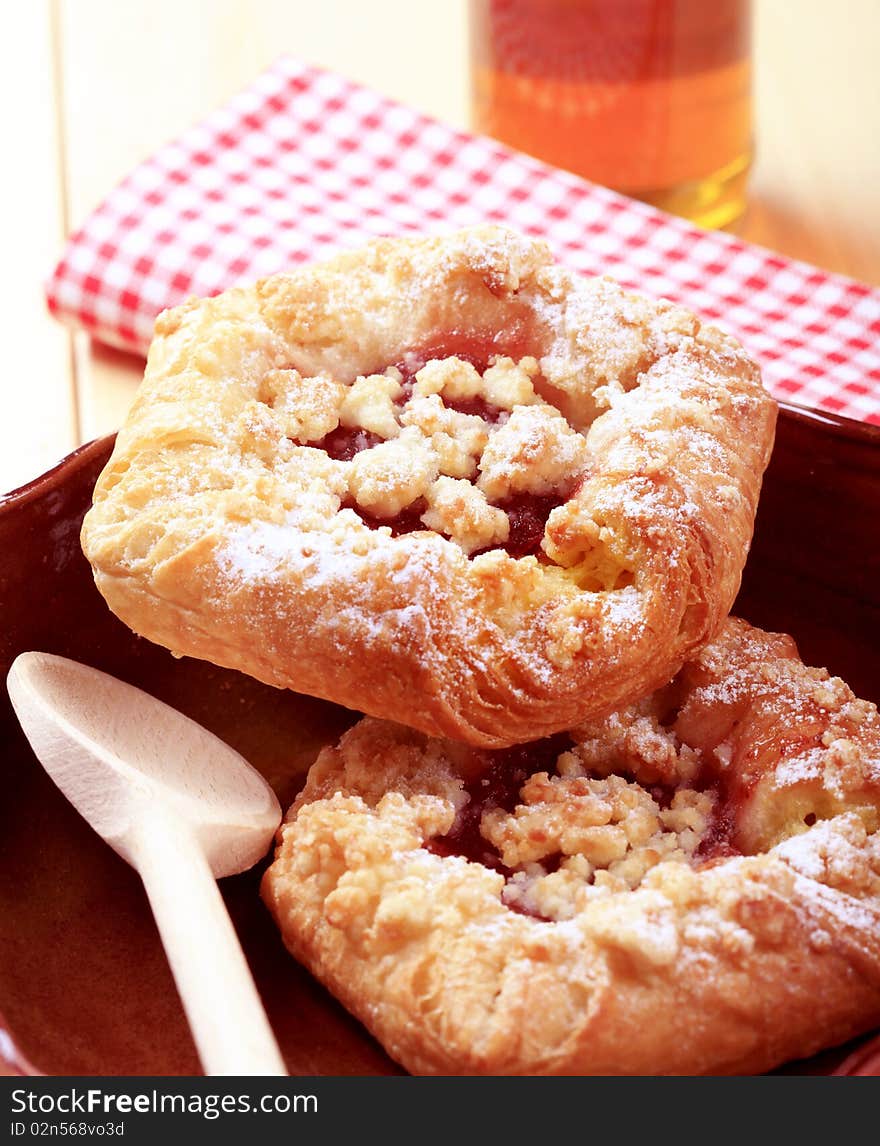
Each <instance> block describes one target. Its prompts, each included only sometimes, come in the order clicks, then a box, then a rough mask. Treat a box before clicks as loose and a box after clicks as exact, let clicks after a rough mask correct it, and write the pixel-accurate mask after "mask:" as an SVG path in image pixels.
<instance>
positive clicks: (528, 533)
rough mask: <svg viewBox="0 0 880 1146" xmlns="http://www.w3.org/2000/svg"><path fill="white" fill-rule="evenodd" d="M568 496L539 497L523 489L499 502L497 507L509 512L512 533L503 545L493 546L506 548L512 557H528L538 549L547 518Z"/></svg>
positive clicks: (494, 547) (508, 517)
mask: <svg viewBox="0 0 880 1146" xmlns="http://www.w3.org/2000/svg"><path fill="white" fill-rule="evenodd" d="M565 500H566V499H565V498H564V497H561V496H559V495H552V496H550V497H536V496H535V495H534V494H526V493H521V494H517V495H516V496H515V497H510V498H507V499H506V500H505V501H500V502H497V503H496V504H497V505H498V508H499V509H503V510H504V512H505V513H506V514H507V520H508V521H509V522H510V533H509V534H508V537H507V541H506V542H505V543H504V544H503V545H500V546H498V545H493V546H491V548H493V549H504V550H506V551H507V553H509V554H510V556H511V557H528V556H529V555H530V554H532V553H537V552H538V549H539V548H540V545H541V542H542V540H543V538H544V527H545V526H546V524H547V518H548V517H549V516H550V514H551V512H552V511H553V510H554V509H555V508H556V507H557V505H562V504H563V502H564V501H565ZM481 552H485V550H481ZM473 556H476V555H475V554H474V555H473Z"/></svg>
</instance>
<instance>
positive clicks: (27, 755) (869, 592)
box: [0, 408, 880, 1075]
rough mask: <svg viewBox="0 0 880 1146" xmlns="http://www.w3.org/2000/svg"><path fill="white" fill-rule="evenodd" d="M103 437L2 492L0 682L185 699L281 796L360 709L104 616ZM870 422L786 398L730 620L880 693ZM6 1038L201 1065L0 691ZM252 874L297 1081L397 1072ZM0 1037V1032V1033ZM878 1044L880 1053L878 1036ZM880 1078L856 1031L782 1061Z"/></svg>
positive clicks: (121, 877)
mask: <svg viewBox="0 0 880 1146" xmlns="http://www.w3.org/2000/svg"><path fill="white" fill-rule="evenodd" d="M111 445H112V440H111V439H104V440H102V441H98V442H93V443H92V444H91V445H88V446H84V447H83V448H82V449H80V450H78V451H77V452H76V453H74V454H71V455H70V457H68V458H66V459H65V460H64V461H63V462H62V463H61V464H60V465H59V466H57V467H56V468H55V469H54V470H51V471H50V472H49V473H47V474H45V475H43V477H41V478H38V479H37V480H36V481H34V482H32V483H31V484H30V485H28V486H26V487H24V488H23V489H20V490H17V491H16V492H15V493H13V494H10V495H9V496H8V497H6V498H4V499H2V500H0V617H2V625H0V674H2V677H3V679H4V680H5V676H6V673H7V671H8V669H9V665H10V664H11V662H12V661H13V659H14V658H15V657H16V656H17V654H18V653H20V652H23V651H25V650H28V649H38V650H43V651H47V652H54V653H60V654H62V655H64V656H69V657H73V658H75V659H76V660H80V661H84V662H86V663H88V664H91V665H94V666H96V667H97V668H101V669H104V670H106V671H108V672H110V673H113V674H114V675H116V676H119V677H121V678H122V679H124V680H128V681H131V682H132V683H133V684H136V685H139V686H140V687H142V688H145V689H146V690H147V691H148V692H151V693H154V694H155V695H156V696H158V697H161V699H163V700H165V701H167V702H168V703H170V704H172V705H174V706H175V707H176V708H179V709H181V710H182V711H184V712H186V713H187V714H188V715H190V716H192V717H194V718H195V719H196V720H198V721H200V722H201V723H202V724H204V725H206V726H207V727H208V728H210V729H212V730H213V731H214V732H216V733H217V734H218V735H219V736H221V737H222V738H223V739H224V740H226V741H228V742H229V743H230V744H232V745H233V746H234V747H235V748H237V749H238V750H239V751H240V752H241V753H243V755H244V756H245V757H247V759H249V760H250V761H251V762H252V763H253V764H254V765H255V766H256V767H257V768H259V769H260V770H261V771H262V772H263V773H264V774H265V776H266V777H267V778H268V779H269V781H270V782H271V783H272V784H273V785H274V787H275V789H276V791H277V792H278V795H279V798H280V800H281V803H282V805H284V806H286V805H287V804H288V803H289V802H290V800H291V798H292V797H293V795H294V793H295V791H296V789H297V787H298V785H299V784H300V783H301V780H302V777H303V775H304V773H305V771H306V769H307V768H308V766H309V764H310V763H311V761H312V760H313V758H314V756H315V754H316V752H317V751H318V749H319V747H320V746H321V745H323V744H325V743H327V742H329V741H332V740H335V738H336V737H337V736H338V735H339V733H340V732H341V731H342V729H344V728H345V727H346V726H347V725H348V724H350V723H351V722H352V721H353V720H354V719H355V716H354V714H353V713H351V712H348V711H346V710H345V709H342V708H338V707H336V706H334V705H331V704H327V703H324V702H322V701H318V700H312V699H310V698H308V697H303V696H298V695H296V694H295V693H292V692H279V691H276V690H275V689H272V688H268V687H266V686H264V685H261V684H258V683H257V682H256V681H253V680H250V679H249V678H247V677H244V676H241V675H240V674H238V673H235V672H229V671H226V670H224V669H219V668H215V667H214V666H213V665H209V664H205V663H202V662H199V661H194V660H189V659H183V660H175V659H174V658H173V657H172V656H171V655H170V654H169V653H167V652H166V651H165V650H164V649H161V648H158V647H157V646H155V645H152V644H150V643H149V642H148V641H145V640H142V639H141V638H139V637H136V636H134V635H133V634H132V633H131V632H129V630H128V629H126V628H125V626H123V625H122V624H121V623H120V622H119V621H117V620H116V618H115V617H113V616H112V615H111V614H110V612H109V611H108V610H107V607H106V606H105V604H104V602H103V600H102V599H101V597H99V595H98V593H97V591H96V590H95V587H94V584H93V582H92V577H91V572H90V570H89V567H88V565H87V564H86V561H85V559H84V558H83V556H82V554H81V552H80V548H79V528H80V522H81V520H82V517H83V514H84V512H85V510H86V507H87V506H88V504H89V500H90V497H91V491H92V487H93V485H94V482H95V479H96V477H97V475H98V473H99V471H100V470H101V468H102V466H103V465H104V462H105V461H106V459H107V456H108V454H109V452H110V448H111ZM878 520H880V429H876V428H872V427H869V426H863V425H860V424H857V423H854V422H849V421H846V420H843V419H840V418H837V417H834V416H827V415H815V414H809V413H806V412H804V411H799V410H796V409H793V408H784V409H783V411H782V414H781V418H780V423H779V431H778V435H777V445H776V449H775V452H774V455H773V460H772V462H771V465H770V469H769V472H768V474H767V478H766V482H765V487H764V495H763V497H762V500H761V509H760V513H759V515H758V525H757V530H756V535H755V542H754V546H753V550H752V555H751V557H750V559H749V565H748V569H747V571H746V577H745V581H744V584H743V589H742V593H741V595H740V598H739V601H738V604H737V612H739V613H741V614H742V615H743V616H745V617H746V618H747V619H748V620H750V621H753V622H755V623H756V624H758V625H761V626H762V627H764V628H770V629H782V630H787V631H788V632H791V633H793V634H794V636H795V637H796V638H797V640H798V644H799V645H800V649H801V653H802V654H803V656H804V658H805V660H807V661H808V662H810V663H813V664H821V665H827V666H828V667H829V668H831V669H832V671H834V672H835V673H839V674H840V675H841V676H843V677H844V678H845V679H846V680H848V681H849V682H850V684H851V685H852V687H853V688H854V689H855V691H856V693H857V694H858V695H860V696H864V697H867V698H869V699H871V700H875V701H877V700H880V531H878V529H877V522H878ZM0 737H2V745H3V761H4V767H5V775H6V798H5V799H4V800H3V801H2V808H0V857H2V858H0V919H2V926H0V1011H2V1014H3V1017H2V1020H0V1048H3V1047H5V1048H6V1056H7V1059H8V1061H9V1066H10V1068H11V1069H14V1070H19V1071H23V1072H44V1073H49V1074H98V1075H101V1074H128V1075H141V1074H191V1073H194V1072H196V1071H197V1070H198V1060H197V1058H196V1054H195V1050H194V1048H193V1044H192V1042H191V1039H190V1037H189V1033H188V1029H187V1026H186V1022H185V1020H184V1017H183V1012H182V1010H181V1007H180V1004H179V1001H178V998H177V995H176V993H175V989H174V985H173V983H172V980H171V975H170V972H169V970H168V967H167V965H166V962H165V958H164V955H163V951H162V947H161V946H160V943H159V940H158V936H157V934H156V931H155V927H154V925H153V921H152V917H151V915H150V911H149V908H148V906H147V902H146V899H145V896H144V893H143V890H142V888H141V886H140V883H139V880H138V878H137V876H136V875H135V873H134V872H133V871H132V870H131V869H130V868H128V867H127V866H126V864H125V863H124V862H123V861H122V860H121V859H119V858H118V857H117V856H116V854H115V853H114V852H112V851H111V850H110V848H108V847H107V846H106V845H105V844H103V843H102V842H101V841H100V840H99V839H98V838H97V836H95V835H93V833H92V832H91V830H90V829H89V828H88V827H87V826H86V825H85V823H84V822H83V821H82V820H81V819H80V818H79V816H78V815H77V814H76V812H74V811H73V809H72V808H71V807H70V806H69V805H68V804H67V803H66V801H65V800H64V798H63V797H62V796H61V795H60V793H59V792H58V791H57V790H56V789H55V788H54V786H53V785H52V784H51V782H50V781H49V780H48V779H47V778H46V776H45V775H44V773H43V771H42V769H41V768H40V767H39V765H38V764H37V762H36V760H35V759H34V757H33V755H32V753H31V751H30V749H29V747H28V744H27V742H26V741H25V739H24V736H23V735H22V733H21V731H20V729H19V727H18V724H17V722H16V720H15V717H14V715H13V713H12V709H11V707H10V705H9V702H8V700H7V697H6V691H5V689H2V695H0ZM259 874H260V873H259V872H257V871H253V872H250V873H247V874H246V875H243V876H236V877H234V878H232V879H228V880H225V881H224V893H225V896H226V900H227V903H228V905H229V908H230V910H231V912H232V915H233V918H234V920H235V923H236V926H237V928H238V932H239V935H240V936H241V937H242V941H243V944H244V947H245V951H246V953H247V956H248V958H249V960H250V963H251V966H252V967H253V970H254V974H255V976H256V979H257V983H258V986H259V989H260V991H261V993H262V996H263V999H264V1000H265V1002H266V1006H267V1008H268V1011H269V1017H270V1020H271V1022H272V1025H273V1027H274V1029H275V1032H276V1034H277V1035H278V1038H279V1041H280V1043H281V1047H282V1049H283V1052H284V1055H285V1057H286V1059H287V1064H288V1068H289V1070H290V1071H291V1073H293V1074H306V1075H308V1074H315V1075H317V1074H334V1075H344V1074H364V1075H367V1074H389V1073H397V1072H398V1068H397V1067H396V1066H395V1064H394V1063H392V1062H391V1060H390V1059H389V1058H388V1057H387V1056H386V1055H385V1053H384V1052H383V1051H382V1049H381V1048H380V1047H379V1045H378V1044H377V1043H376V1042H374V1040H373V1039H372V1038H371V1037H370V1036H369V1035H368V1034H367V1033H366V1031H365V1030H364V1029H363V1027H361V1026H360V1024H358V1023H357V1022H355V1021H354V1020H353V1019H352V1018H351V1017H350V1016H349V1015H348V1014H347V1013H346V1012H345V1011H344V1010H343V1009H342V1008H341V1007H340V1006H339V1005H338V1004H337V1003H336V1002H335V1001H334V1000H333V999H332V998H331V997H330V996H329V995H328V994H327V993H326V992H325V991H324V990H323V989H322V988H321V987H320V986H319V985H318V984H317V983H316V982H315V981H314V980H313V979H312V978H311V977H310V976H309V975H308V974H307V973H306V972H305V971H304V970H302V969H301V968H300V967H299V966H298V965H297V964H296V963H295V962H294V960H293V959H292V958H291V957H290V956H289V955H288V954H287V953H286V952H285V950H284V948H283V947H282V945H281V942H280V940H279V938H278V936H277V934H276V931H275V928H274V925H273V924H272V923H271V922H270V920H269V916H268V914H267V913H266V911H265V910H264V908H263V906H262V904H261V902H260V900H259V898H258V895H257V883H258V879H259ZM4 1028H5V1032H6V1034H7V1035H8V1039H6V1040H4V1039H3V1029H4ZM878 1045H880V1044H878ZM784 1069H785V1070H786V1071H788V1072H791V1073H802V1074H803V1073H822V1074H827V1073H831V1072H834V1071H837V1072H842V1073H863V1074H877V1073H880V1050H878V1049H877V1046H875V1045H872V1043H871V1042H866V1041H861V1042H859V1043H857V1044H851V1045H850V1046H848V1047H846V1048H838V1049H837V1050H834V1051H830V1052H827V1053H826V1054H824V1055H822V1056H819V1058H817V1059H813V1060H810V1061H809V1062H806V1063H794V1064H790V1065H789V1066H788V1067H786V1068H784Z"/></svg>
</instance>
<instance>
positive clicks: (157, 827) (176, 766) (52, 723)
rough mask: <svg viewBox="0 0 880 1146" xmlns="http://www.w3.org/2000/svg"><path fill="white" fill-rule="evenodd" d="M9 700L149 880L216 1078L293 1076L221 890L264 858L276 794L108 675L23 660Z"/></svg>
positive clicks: (31, 657) (82, 806)
mask: <svg viewBox="0 0 880 1146" xmlns="http://www.w3.org/2000/svg"><path fill="white" fill-rule="evenodd" d="M7 687H8V689H9V695H10V697H11V699H12V705H13V707H14V709H15V712H16V715H17V716H18V719H19V721H20V722H21V726H22V728H23V729H24V731H25V734H26V735H27V737H28V740H29V741H30V743H31V746H32V747H33V749H34V752H35V753H36V755H37V758H38V759H39V761H40V763H41V764H42V765H43V767H44V768H45V769H46V771H47V772H48V773H49V775H50V776H51V778H52V779H53V780H54V781H55V783H56V784H57V785H58V787H59V788H60V789H61V791H62V792H63V793H64V795H65V796H66V797H67V798H68V800H70V802H71V803H72V804H73V806H74V807H75V808H76V809H77V811H78V812H79V813H80V814H81V815H82V816H84V817H85V819H86V820H87V821H88V822H89V824H91V826H92V827H93V828H94V829H95V831H96V832H97V833H98V835H99V836H101V837H102V839H105V840H106V841H107V843H108V844H110V846H111V847H112V848H114V849H115V850H116V851H117V852H118V853H119V854H120V855H121V856H122V857H123V859H125V860H127V861H128V862H129V863H130V864H131V865H132V866H133V867H135V868H136V869H137V870H138V872H139V873H140V876H141V879H142V880H143V881H144V886H145V887H146V890H147V895H148V896H149V900H150V905H151V906H152V909H153V913H154V915H155V917H156V922H157V924H158V927H159V933H160V935H161V936H162V942H163V943H164V945H165V951H166V953H167V955H168V959H169V962H170V964H171V969H172V971H173V972H174V979H175V982H176V983H177V989H178V991H179V992H180V996H181V998H182V1000H183V1005H184V1009H185V1010H186V1015H187V1018H188V1019H189V1024H190V1027H191V1029H192V1032H193V1037H194V1039H195V1042H196V1046H197V1048H198V1051H199V1056H200V1058H201V1062H202V1066H203V1068H204V1070H205V1073H206V1074H271V1075H282V1074H285V1073H286V1071H285V1069H284V1063H283V1062H282V1059H281V1055H280V1054H279V1051H278V1046H277V1044H276V1042H275V1039H274V1037H273V1035H272V1032H271V1030H270V1028H269V1023H268V1021H267V1019H266V1014H265V1012H264V1010H263V1007H262V1004H261V1002H260V998H259V995H258V994H257V991H256V987H255V986H254V982H253V979H252V978H251V975H250V971H249V970H248V966H247V963H246V962H245V958H244V955H243V953H242V950H241V946H240V944H239V942H238V938H237V936H236V934H235V931H234V929H233V927H232V922H231V920H230V918H229V915H228V914H227V912H226V907H225V905H224V903H223V898H222V896H221V895H220V891H219V889H218V887H217V884H216V880H217V879H219V878H220V877H221V876H225V875H233V874H234V873H236V872H240V871H245V870H246V869H247V868H249V867H251V866H252V865H253V864H255V863H256V862H257V860H259V859H261V858H262V857H263V856H264V855H265V854H266V850H267V849H268V847H269V845H270V843H271V840H272V837H273V835H274V833H275V831H276V829H277V827H278V824H279V822H280V820H281V809H280V807H279V805H278V800H277V799H276V798H275V794H274V792H273V791H272V789H271V788H270V787H269V785H268V784H267V783H266V781H265V780H264V779H263V778H262V776H260V774H259V773H258V772H257V771H255V769H253V768H252V767H251V766H250V764H248V763H247V761H246V760H244V759H243V758H242V757H241V756H240V755H239V754H238V753H237V752H235V751H233V749H231V748H230V747H229V746H228V745H227V744H224V743H223V741H222V740H219V739H218V738H217V737H216V736H214V735H213V734H212V733H210V732H208V731H207V730H206V729H204V728H202V727H201V726H200V725H198V724H196V723H195V721H192V720H190V719H189V718H188V717H186V716H183V715H182V714H181V713H179V712H177V711H176V710H175V709H173V708H170V707H169V706H168V705H167V704H163V703H162V702H161V701H159V700H156V699H155V698H154V697H152V696H149V695H148V694H147V693H145V692H141V690H140V689H137V688H134V687H133V686H132V685H129V684H124V683H123V682H122V681H119V680H116V679H115V678H114V677H112V676H108V675H107V674H106V673H103V672H98V670H97V669H93V668H88V667H87V666H86V665H81V664H77V663H76V662H75V661H70V660H67V659H65V658H64V657H57V656H52V655H51V654H49V653H22V654H21V656H19V657H18V658H17V659H16V660H15V662H14V663H13V665H12V668H11V669H10V670H9V676H8V678H7Z"/></svg>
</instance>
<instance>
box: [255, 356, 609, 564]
mask: <svg viewBox="0 0 880 1146" xmlns="http://www.w3.org/2000/svg"><path fill="white" fill-rule="evenodd" d="M479 349H480V348H479V347H477V350H479ZM541 389H542V387H541V380H540V370H539V366H538V362H537V360H536V359H535V358H532V357H529V356H523V357H519V358H512V357H508V356H505V355H500V354H495V353H489V352H486V353H477V352H473V351H471V352H469V351H468V350H462V351H461V352H460V353H455V354H451V355H447V356H445V357H428V355H427V354H425V353H422V354H415V353H413V354H409V355H407V356H405V358H404V359H403V360H402V361H401V362H399V363H398V364H397V365H394V366H389V367H388V368H387V369H385V370H384V371H382V372H381V373H375V374H370V375H365V376H361V377H358V378H356V379H355V380H354V381H353V382H351V383H349V384H346V383H341V382H337V381H335V380H333V379H331V378H328V377H323V376H321V377H314V378H303V377H302V376H301V375H300V374H299V373H298V372H297V371H296V370H293V369H288V370H276V371H272V372H271V373H270V375H268V376H267V378H266V380H265V384H264V392H265V394H264V400H265V401H266V402H267V404H268V405H269V406H270V407H271V408H272V410H273V411H274V413H275V415H276V417H279V418H280V419H281V422H282V425H283V426H284V429H285V433H286V435H287V436H288V437H289V438H290V439H291V441H293V442H294V444H295V445H297V446H301V447H308V448H311V449H319V450H322V451H324V452H325V453H326V454H327V455H328V456H329V457H330V458H332V459H333V460H334V461H335V462H338V463H339V465H340V466H341V467H343V470H342V471H341V476H340V482H341V483H344V490H345V493H344V494H343V496H342V498H341V499H340V506H341V508H349V509H352V510H354V512H355V513H357V515H358V516H359V517H360V519H361V520H362V521H363V522H364V523H365V524H367V525H368V526H370V527H373V528H378V527H380V526H388V527H389V528H390V530H391V533H392V535H394V536H399V535H401V534H405V533H411V532H413V531H415V530H417V529H424V530H432V531H434V532H436V533H439V534H441V535H442V536H444V537H446V538H448V539H449V540H451V541H453V542H454V543H456V544H457V545H458V546H459V547H460V548H461V549H462V550H463V551H464V552H465V553H466V554H467V555H468V556H471V557H473V556H477V555H478V554H481V553H485V552H487V551H489V550H493V549H500V550H504V551H506V552H507V553H508V554H510V555H511V556H513V557H525V556H528V555H530V554H537V555H540V556H541V558H542V560H545V561H546V560H550V558H549V557H548V556H547V554H546V553H545V552H542V543H543V541H544V536H545V527H546V525H547V521H548V518H549V517H550V515H551V513H552V512H553V510H554V509H555V508H556V507H557V506H560V505H562V504H563V503H565V502H566V501H568V500H569V498H571V496H572V495H573V493H574V492H575V491H576V489H577V486H578V484H579V482H580V481H581V480H582V479H583V477H584V475H585V473H586V472H587V469H588V466H589V456H588V449H587V443H586V438H585V437H584V435H583V434H582V433H580V432H579V431H577V430H575V429H573V428H572V427H571V426H570V425H569V423H568V422H567V420H566V419H565V417H564V416H563V415H562V414H561V413H560V411H559V410H558V409H557V408H556V407H555V406H553V405H551V404H550V403H549V402H547V401H546V400H545V399H544V398H543V397H542V396H541V393H540V390H541Z"/></svg>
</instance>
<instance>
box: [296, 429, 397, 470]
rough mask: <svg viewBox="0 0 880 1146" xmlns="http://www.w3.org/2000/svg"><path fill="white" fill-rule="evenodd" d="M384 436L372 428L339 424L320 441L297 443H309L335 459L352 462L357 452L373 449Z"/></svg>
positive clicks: (300, 443)
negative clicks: (381, 436)
mask: <svg viewBox="0 0 880 1146" xmlns="http://www.w3.org/2000/svg"><path fill="white" fill-rule="evenodd" d="M381 441H382V438H380V437H379V435H378V434H374V433H371V431H370V430H362V429H361V428H360V427H359V426H337V427H336V429H335V430H331V431H330V433H329V434H325V436H324V437H323V438H321V440H320V441H319V442H308V443H302V442H298V443H297V445H303V444H308V445H310V446H313V447H314V448H315V449H316V450H323V451H324V452H325V453H326V454H328V455H329V456H330V457H331V458H333V460H334V461H337V462H350V461H351V459H352V458H353V457H354V455H355V454H359V453H360V452H361V450H371V449H372V448H373V446H378V445H379V443H380V442H381Z"/></svg>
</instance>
